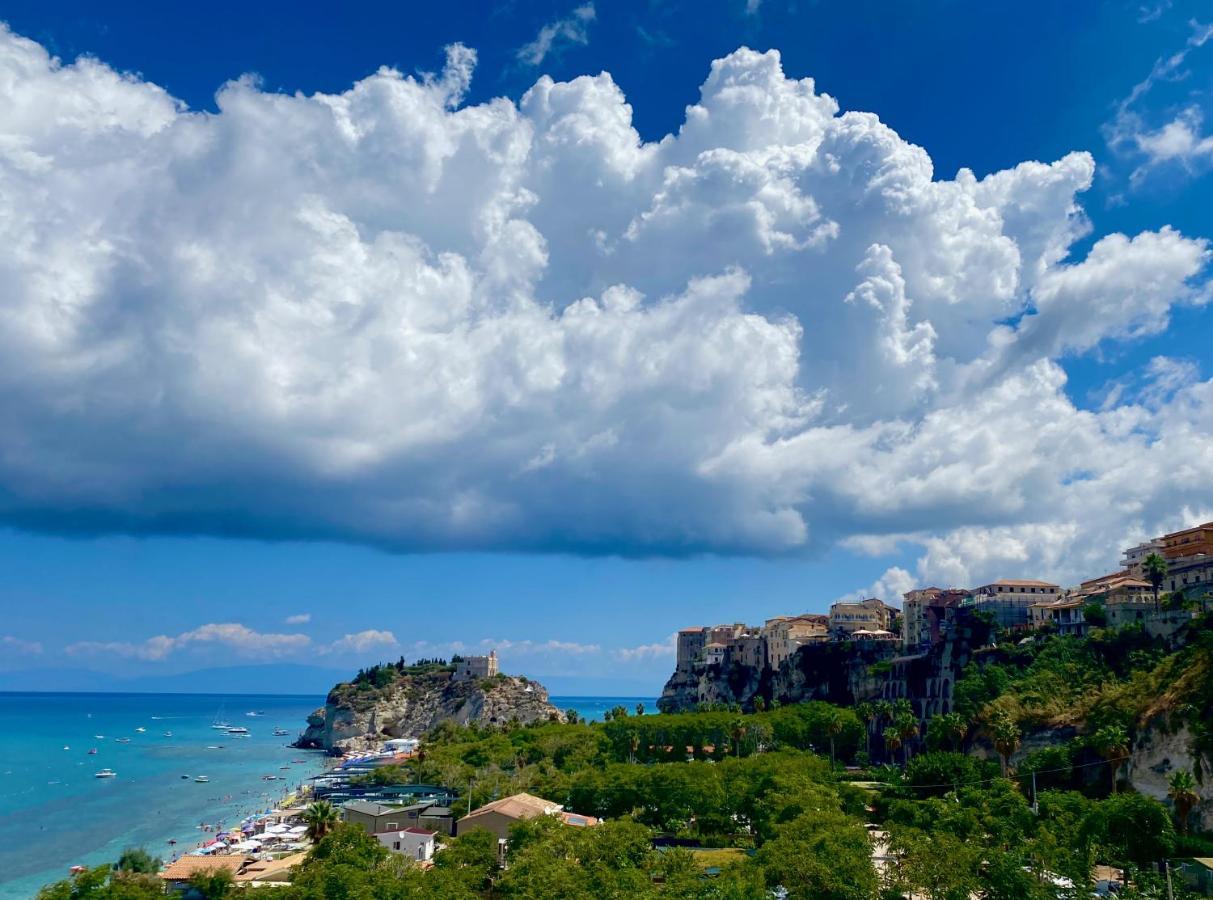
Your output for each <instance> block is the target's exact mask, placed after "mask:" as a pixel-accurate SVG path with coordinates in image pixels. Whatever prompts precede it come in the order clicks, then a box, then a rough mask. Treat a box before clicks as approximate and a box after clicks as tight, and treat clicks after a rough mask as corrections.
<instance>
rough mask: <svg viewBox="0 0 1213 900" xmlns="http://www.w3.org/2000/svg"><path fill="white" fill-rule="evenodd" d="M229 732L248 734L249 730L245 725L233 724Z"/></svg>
mask: <svg viewBox="0 0 1213 900" xmlns="http://www.w3.org/2000/svg"><path fill="white" fill-rule="evenodd" d="M227 733H228V734H245V735H246V734H248V733H249V730H248V729H247V728H245V727H244V726H243V725H233V726H231V727H230V728H228V730H227Z"/></svg>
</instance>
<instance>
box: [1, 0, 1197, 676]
mask: <svg viewBox="0 0 1213 900" xmlns="http://www.w3.org/2000/svg"><path fill="white" fill-rule="evenodd" d="M583 9H584V7H583ZM575 17H576V14H575ZM579 21H580V22H581V25H582V26H584V25H586V24H587V23H588V21H589V17H588V16H585V15H583V16H581V17H580V19H579ZM540 37H542V34H541V35H540ZM564 37H565V38H569V36H568V35H565V36H564ZM570 39H575V38H570ZM555 40H556V37H555V36H553V37H552V38H551V39H550V40H549V43H548V44H547V45H546V48H544V49H543V54H546V53H547V52H548V51H549V50H550V49H551V47H552V42H553V41H555ZM539 49H541V48H539V47H536V50H535V52H536V53H538V52H539ZM543 54H541V55H540V58H542V55H543ZM1181 62H1182V61H1181ZM474 65H475V54H474V53H473V52H471V51H470V50H468V49H467V48H463V47H459V46H455V47H451V48H448V52H447V62H446V66H445V68H444V70H443V71H442V73H440V74H437V75H433V76H425V77H409V76H405V75H402V74H401V73H399V72H397V71H394V70H391V69H381V70H380V71H378V72H376V73H375V74H374V75H371V76H370V77H368V78H365V79H363V80H362V81H359V82H357V83H356V84H354V85H352V86H351V87H350V88H349V89H348V90H346V91H344V92H341V93H336V94H312V95H307V94H304V93H298V94H294V95H285V94H276V93H272V92H267V91H265V90H263V89H262V88H260V87H259V86H258V84H257V82H256V81H255V80H254V79H251V78H241V79H237V80H234V81H232V82H229V83H228V84H226V85H224V86H223V87H222V88H221V89H220V91H219V93H218V95H217V100H216V102H217V106H218V112H216V113H214V114H202V113H196V112H192V111H190V110H188V109H186V108H184V107H183V105H182V104H181V103H179V102H177V101H176V100H174V99H173V98H172V97H171V96H169V95H168V94H167V93H166V92H165V91H163V90H162V89H160V88H159V87H156V86H155V85H152V84H149V83H147V82H146V81H144V80H142V79H140V78H138V77H136V76H131V75H123V74H121V73H117V72H115V71H113V70H112V69H110V68H108V67H106V66H105V64H104V63H103V62H100V61H96V60H91V59H82V60H77V61H74V62H71V61H68V62H63V61H59V60H56V59H54V58H53V57H51V56H50V55H49V54H48V53H47V52H46V50H45V49H44V48H43V47H41V46H39V45H38V44H37V43H35V42H33V41H30V40H28V39H25V38H22V37H20V36H18V35H15V34H13V33H11V32H9V31H7V30H0V279H2V283H3V284H4V285H5V304H4V311H3V314H2V315H0V424H2V426H3V427H0V520H2V521H4V522H5V523H6V524H9V525H15V526H18V527H29V528H39V529H49V530H55V529H62V530H71V531H74V532H79V531H82V530H84V531H88V530H92V531H128V532H150V533H155V532H162V531H171V532H173V533H180V532H183V531H185V532H195V533H222V534H224V535H249V536H259V537H271V538H300V537H307V538H330V539H339V540H346V541H357V542H364V543H369V544H375V545H381V546H386V547H391V548H396V549H405V550H410V551H424V550H431V549H478V550H522V551H549V552H550V551H572V552H579V553H624V554H665V555H685V554H693V553H698V552H719V553H755V554H763V555H778V554H787V553H811V552H815V551H819V550H824V549H826V548H828V547H830V546H832V545H834V544H836V543H838V542H847V544H848V545H849V546H855V547H878V546H890V545H891V544H893V543H897V542H900V543H902V544H906V543H908V544H909V545H911V546H917V547H919V548H920V549H921V558H920V559H919V561H918V562H917V564H916V569H915V571H914V573H913V574H914V576H915V577H919V578H926V579H930V580H932V581H937V582H941V583H942V582H946V581H949V580H951V581H952V582H953V583H962V582H965V581H971V580H974V579H981V578H985V577H989V576H993V577H997V575H999V574H1012V573H1011V572H1009V571H1007V570H1008V569H1010V568H1012V567H1013V568H1015V569H1016V571H1017V572H1021V573H1022V574H1029V570H1030V573H1031V574H1035V575H1038V576H1042V577H1057V578H1063V577H1073V576H1077V575H1081V574H1086V573H1087V572H1089V571H1090V569H1088V568H1087V567H1103V566H1110V565H1112V564H1114V561H1115V555H1116V548H1118V547H1119V545H1120V544H1121V543H1123V540H1124V539H1125V536H1126V535H1130V534H1138V533H1152V532H1154V531H1157V530H1158V529H1159V528H1160V527H1162V526H1163V525H1164V524H1170V523H1172V522H1173V521H1174V520H1175V518H1176V511H1177V510H1180V509H1189V510H1198V509H1204V508H1208V507H1210V506H1213V488H1210V485H1213V478H1211V477H1210V476H1211V475H1213V385H1210V383H1209V382H1207V381H1206V382H1202V381H1200V380H1199V379H1200V375H1199V374H1198V373H1197V372H1196V371H1195V370H1193V369H1191V368H1188V369H1186V370H1183V371H1179V372H1176V371H1174V370H1172V371H1170V372H1155V373H1140V374H1139V375H1134V376H1133V377H1135V378H1138V379H1139V380H1141V381H1142V382H1143V383H1154V382H1157V383H1158V384H1159V385H1160V386H1162V385H1165V389H1163V388H1160V392H1156V393H1153V394H1149V395H1146V394H1144V393H1137V394H1134V393H1133V392H1128V393H1125V392H1123V391H1122V392H1121V393H1120V394H1118V395H1117V396H1116V397H1114V398H1112V393H1111V392H1109V393H1108V395H1107V397H1108V398H1112V402H1110V403H1107V402H1105V404H1104V405H1103V407H1102V408H1100V409H1095V410H1088V409H1082V408H1079V407H1077V406H1076V405H1075V404H1074V402H1073V401H1072V400H1071V398H1070V397H1069V395H1068V393H1067V384H1066V374H1065V369H1064V366H1063V363H1064V362H1065V360H1067V359H1068V358H1072V357H1075V356H1079V355H1083V354H1092V353H1098V352H1100V351H1101V348H1104V347H1106V346H1109V345H1112V344H1119V343H1125V342H1131V341H1134V340H1137V339H1139V338H1141V337H1143V336H1147V335H1153V334H1157V333H1159V332H1161V331H1163V330H1165V329H1166V328H1167V327H1168V326H1169V323H1170V321H1171V314H1172V311H1173V310H1174V309H1175V308H1176V307H1177V306H1179V305H1186V306H1189V307H1195V306H1199V305H1201V304H1204V303H1206V302H1207V301H1208V299H1209V287H1208V281H1207V279H1208V274H1207V267H1208V261H1209V249H1208V246H1207V243H1206V241H1205V240H1203V239H1201V238H1199V237H1192V236H1187V235H1183V234H1181V233H1179V232H1178V231H1176V230H1175V229H1172V228H1166V227H1163V228H1160V229H1158V230H1157V231H1146V232H1143V233H1141V234H1136V235H1124V234H1108V235H1098V236H1095V238H1096V239H1095V240H1094V242H1093V244H1092V246H1091V249H1090V250H1089V251H1086V252H1082V250H1081V247H1082V245H1081V244H1079V241H1080V239H1082V238H1084V237H1086V236H1087V235H1088V234H1089V233H1090V230H1091V225H1090V223H1089V222H1088V221H1087V219H1086V217H1085V216H1084V214H1083V211H1082V206H1081V203H1080V199H1081V195H1082V193H1083V192H1084V191H1085V190H1087V189H1088V188H1089V186H1090V184H1091V180H1092V177H1093V174H1094V162H1093V160H1092V158H1091V156H1090V155H1089V154H1087V153H1083V152H1074V153H1071V154H1068V155H1066V156H1064V157H1062V158H1061V159H1059V160H1056V161H1054V162H1024V163H1022V164H1020V165H1018V166H1015V167H1013V168H1010V169H1008V170H1006V171H1001V172H995V173H991V174H989V175H987V176H985V177H983V178H980V179H979V178H977V177H976V176H975V175H974V174H973V173H972V172H970V171H968V170H967V169H962V170H961V171H960V172H958V173H957V174H956V175H955V177H952V178H948V177H939V176H938V175H937V173H936V172H935V170H934V166H933V164H932V161H931V158H930V155H929V154H928V152H927V150H926V149H925V148H923V147H919V146H917V145H914V144H911V143H909V142H908V141H906V140H904V139H903V138H902V137H901V136H900V135H898V134H897V133H896V132H895V131H893V130H892V129H891V128H889V127H888V126H887V125H885V124H884V123H883V122H881V121H880V119H879V118H878V117H877V116H876V115H874V114H872V113H869V112H863V111H849V110H842V109H841V108H840V106H839V104H838V102H837V101H836V100H835V99H834V98H833V97H831V96H830V95H828V94H826V93H823V92H821V91H820V90H818V88H817V85H816V84H815V83H814V82H813V80H812V79H810V78H797V77H789V75H788V74H787V73H785V72H784V70H783V67H782V62H781V59H780V56H779V54H778V53H777V52H775V51H770V52H766V53H759V52H755V51H752V50H749V49H745V48H743V49H740V50H738V51H736V52H734V53H732V54H729V55H728V56H727V57H724V58H722V59H719V60H716V61H715V62H714V63H713V64H712V66H711V69H710V71H709V72H708V74H707V77H706V80H705V81H704V84H703V86H702V88H701V91H700V95H699V97H698V99H697V100H696V101H695V102H693V103H692V104H691V105H690V106H688V107H687V111H686V119H685V122H684V123H683V124H682V126H681V127H680V128H679V129H678V130H677V131H676V132H675V133H673V134H670V135H668V136H666V137H665V138H664V139H662V140H660V141H654V142H646V141H644V140H642V139H641V137H640V136H639V134H638V133H637V132H636V130H635V129H634V128H633V126H632V118H631V115H632V111H631V107H630V106H629V104H628V102H627V99H626V98H625V97H624V95H623V92H622V91H621V90H620V88H619V87H618V85H616V84H615V83H614V81H613V80H612V78H611V76H610V75H609V74H607V73H602V74H599V75H596V76H592V77H581V78H576V79H573V80H571V81H568V82H556V81H554V80H552V79H551V78H549V77H546V76H544V77H541V78H539V79H538V81H537V82H536V83H535V85H534V86H533V87H532V88H531V89H530V90H529V91H528V92H527V93H526V94H525V95H524V96H523V97H522V98H521V99H520V100H519V101H518V102H513V101H511V100H509V99H496V100H492V101H489V102H486V103H483V104H479V105H465V104H464V102H463V97H464V95H465V93H466V91H467V88H468V85H469V83H470V79H471V77H472V71H473V67H474ZM1173 71H1175V70H1174V69H1170V70H1166V71H1164V72H1163V73H1162V74H1160V75H1158V76H1157V77H1158V78H1165V77H1169V75H1168V73H1169V72H1173ZM689 99H690V98H689ZM957 114H958V115H961V114H962V113H961V112H960V111H958V113H957ZM1110 498H1115V499H1114V501H1112V500H1110ZM1094 510H1098V515H1093V511H1094ZM905 571H909V570H908V569H906V570H905ZM894 581H896V584H894ZM905 582H906V579H905V578H903V577H901V575H900V574H899V575H898V576H897V578H896V579H893V578H892V577H891V576H890V577H889V578H888V579H887V580H886V583H885V584H884V585H882V588H883V589H888V590H893V589H895V588H896V587H897V586H899V585H901V584H903V583H905ZM183 637H184V636H179V637H177V638H172V637H163V638H162V639H161V640H162V642H163V641H167V642H168V644H167V647H168V649H164V648H163V646H162V645H160V644H141V645H124V646H126V647H129V648H130V649H129V650H127V651H126V652H127V653H128V654H129V655H135V656H137V655H140V654H142V655H143V656H144V657H145V658H162V657H163V655H164V654H167V653H168V652H171V650H172V649H174V648H176V647H178V646H182V645H183V644H182V640H183ZM285 637H295V638H302V639H303V640H304V641H306V640H307V639H306V638H305V637H304V636H302V635H298V636H285ZM208 640H211V641H214V640H219V638H218V637H217V636H216V637H210V638H204V637H201V636H198V637H195V638H191V639H189V640H188V641H185V643H186V644H198V643H203V642H205V641H208ZM226 640H232V638H231V637H230V636H229V637H228V638H226ZM586 646H590V645H586ZM511 649H513V648H511ZM551 649H552V650H553V651H555V650H556V649H557V648H551ZM115 652H122V651H115ZM569 652H580V651H575V650H571V649H570V650H569ZM586 652H589V651H586Z"/></svg>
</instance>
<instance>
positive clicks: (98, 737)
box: [93, 734, 105, 741]
mask: <svg viewBox="0 0 1213 900" xmlns="http://www.w3.org/2000/svg"><path fill="white" fill-rule="evenodd" d="M93 740H94V741H104V740H105V735H104V734H94V735H93Z"/></svg>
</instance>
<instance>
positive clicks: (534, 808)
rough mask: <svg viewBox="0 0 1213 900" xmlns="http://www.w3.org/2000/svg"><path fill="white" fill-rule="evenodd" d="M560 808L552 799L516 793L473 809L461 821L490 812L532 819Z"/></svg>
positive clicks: (509, 816) (515, 817)
mask: <svg viewBox="0 0 1213 900" xmlns="http://www.w3.org/2000/svg"><path fill="white" fill-rule="evenodd" d="M559 810H560V804H559V803H553V802H552V801H551V800H544V799H543V798H542V797H536V796H534V795H533V794H514V795H512V796H510V797H502V798H501V799H500V800H494V801H493V802H492V803H486V804H485V805H484V806H481V807H479V808H478V809H474V810H472V811H471V812H470V813H468V814H467V815H466V816H464V817H463V818H462V819H460V820H459V821H460V822H466V821H467V820H468V819H475V818H476V817H477V816H482V815H484V814H485V813H490V812H495V813H500V814H501V815H503V816H507V817H508V818H511V819H532V818H534V817H535V816H542V815H547V814H548V813H553V812H558V811H559Z"/></svg>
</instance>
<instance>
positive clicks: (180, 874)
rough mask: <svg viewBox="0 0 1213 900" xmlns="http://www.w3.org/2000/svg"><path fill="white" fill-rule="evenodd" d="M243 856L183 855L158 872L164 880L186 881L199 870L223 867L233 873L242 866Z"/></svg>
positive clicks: (205, 870)
mask: <svg viewBox="0 0 1213 900" xmlns="http://www.w3.org/2000/svg"><path fill="white" fill-rule="evenodd" d="M244 862H245V858H244V857H243V856H183V857H181V859H179V860H177V861H176V862H173V863H169V865H168V868H166V869H165V870H164V871H163V872H161V873H160V877H161V878H163V879H164V880H165V881H188V880H189V879H190V878H192V877H193V876H194V875H196V874H198V873H199V872H207V871H210V870H212V869H225V870H227V871H228V872H231V873H232V875H235V874H236V873H237V872H239V871H240V870H241V869H243V868H244Z"/></svg>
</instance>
